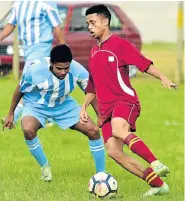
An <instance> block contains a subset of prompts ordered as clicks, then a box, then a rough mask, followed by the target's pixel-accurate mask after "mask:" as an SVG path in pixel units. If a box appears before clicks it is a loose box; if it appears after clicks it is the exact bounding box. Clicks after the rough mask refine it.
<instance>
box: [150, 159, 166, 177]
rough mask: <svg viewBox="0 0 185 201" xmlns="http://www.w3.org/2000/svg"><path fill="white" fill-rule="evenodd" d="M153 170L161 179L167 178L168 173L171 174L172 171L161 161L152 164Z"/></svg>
mask: <svg viewBox="0 0 185 201" xmlns="http://www.w3.org/2000/svg"><path fill="white" fill-rule="evenodd" d="M151 166H152V169H153V170H154V172H155V174H157V175H158V176H160V177H166V176H167V174H168V173H170V169H169V168H168V167H167V166H166V165H163V164H162V163H161V162H160V161H158V160H156V161H154V162H152V163H151Z"/></svg>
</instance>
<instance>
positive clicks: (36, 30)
mask: <svg viewBox="0 0 185 201" xmlns="http://www.w3.org/2000/svg"><path fill="white" fill-rule="evenodd" d="M41 9H42V5H41V3H39V2H38V4H37V8H36V11H35V22H34V33H35V43H39V42H40V41H39V36H40V19H39V15H40V12H41Z"/></svg>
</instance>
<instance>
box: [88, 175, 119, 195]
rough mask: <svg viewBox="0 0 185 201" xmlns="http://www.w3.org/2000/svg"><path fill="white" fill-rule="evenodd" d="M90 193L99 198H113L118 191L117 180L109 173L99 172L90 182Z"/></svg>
mask: <svg viewBox="0 0 185 201" xmlns="http://www.w3.org/2000/svg"><path fill="white" fill-rule="evenodd" d="M88 188H89V192H90V193H91V194H94V195H95V196H97V197H99V198H107V197H108V198H113V197H114V196H115V195H116V193H117V190H118V184H117V181H116V179H115V178H114V177H113V176H112V175H111V174H109V173H106V172H98V173H97V174H95V175H94V176H92V177H91V179H90V180H89V185H88Z"/></svg>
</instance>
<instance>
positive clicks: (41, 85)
mask: <svg viewBox="0 0 185 201" xmlns="http://www.w3.org/2000/svg"><path fill="white" fill-rule="evenodd" d="M48 85H49V84H48V80H46V81H45V82H44V83H41V84H38V85H37V86H38V88H39V89H42V90H41V91H40V94H41V98H40V100H38V101H37V102H38V103H39V104H44V101H45V99H44V97H45V95H46V93H47V89H48Z"/></svg>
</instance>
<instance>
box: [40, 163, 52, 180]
mask: <svg viewBox="0 0 185 201" xmlns="http://www.w3.org/2000/svg"><path fill="white" fill-rule="evenodd" d="M41 180H43V181H52V174H51V167H50V166H49V165H46V166H43V167H41Z"/></svg>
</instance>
